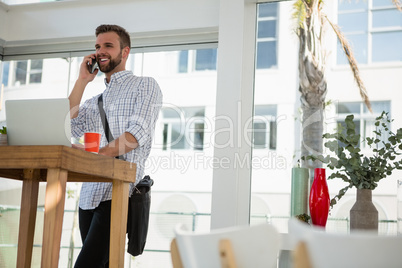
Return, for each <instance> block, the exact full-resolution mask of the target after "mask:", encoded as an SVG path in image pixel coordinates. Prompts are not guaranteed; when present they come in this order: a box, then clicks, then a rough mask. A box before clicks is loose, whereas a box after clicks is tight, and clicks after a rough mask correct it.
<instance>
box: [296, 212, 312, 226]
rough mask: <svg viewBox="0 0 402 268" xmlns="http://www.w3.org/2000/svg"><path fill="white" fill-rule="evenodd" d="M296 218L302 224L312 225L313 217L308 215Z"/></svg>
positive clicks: (304, 214) (300, 215)
mask: <svg viewBox="0 0 402 268" xmlns="http://www.w3.org/2000/svg"><path fill="white" fill-rule="evenodd" d="M295 218H296V219H298V220H300V221H302V222H305V223H307V224H310V219H311V217H310V216H309V215H307V214H306V213H303V214H299V215H296V216H295Z"/></svg>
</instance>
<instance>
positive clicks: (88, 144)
mask: <svg viewBox="0 0 402 268" xmlns="http://www.w3.org/2000/svg"><path fill="white" fill-rule="evenodd" d="M100 140H101V134H99V133H94V132H86V133H84V145H85V151H87V152H92V153H98V152H99V144H100Z"/></svg>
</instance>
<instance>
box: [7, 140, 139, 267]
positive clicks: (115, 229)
mask: <svg viewBox="0 0 402 268" xmlns="http://www.w3.org/2000/svg"><path fill="white" fill-rule="evenodd" d="M135 174H136V166H135V164H132V163H129V162H125V161H122V160H118V159H115V158H111V157H107V156H103V155H97V154H92V153H88V152H85V151H82V150H78V149H73V148H70V147H66V146H0V177H4V178H9V179H15V180H22V181H23V186H22V198H21V213H20V225H19V234H18V253H17V254H18V255H17V267H18V268H20V267H30V266H31V259H32V247H33V238H34V230H35V219H36V210H37V203H38V190H39V182H40V181H44V182H47V185H46V194H45V219H44V226H43V243H42V260H41V267H57V266H58V262H59V251H60V242H61V231H62V225H63V214H64V200H65V192H66V183H67V182H112V183H113V192H112V195H113V199H112V212H111V228H110V230H111V231H110V255H109V263H110V266H109V267H121V268H123V267H124V251H125V238H126V226H127V212H128V208H127V207H128V191H129V183H130V182H134V181H135Z"/></svg>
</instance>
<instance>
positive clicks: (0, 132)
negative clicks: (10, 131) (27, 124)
mask: <svg viewBox="0 0 402 268" xmlns="http://www.w3.org/2000/svg"><path fill="white" fill-rule="evenodd" d="M7 144H8V143H7V127H5V126H3V127H2V128H1V129H0V146H2V145H7Z"/></svg>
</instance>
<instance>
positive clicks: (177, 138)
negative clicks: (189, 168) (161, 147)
mask: <svg viewBox="0 0 402 268" xmlns="http://www.w3.org/2000/svg"><path fill="white" fill-rule="evenodd" d="M171 135H172V136H171V140H170V142H171V148H172V149H184V148H185V140H186V139H185V135H184V129H183V126H182V124H180V123H173V124H172V130H171Z"/></svg>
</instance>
